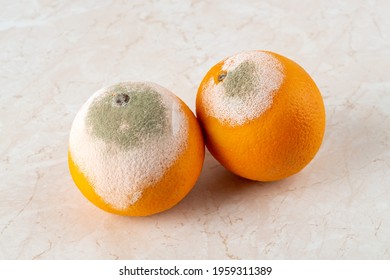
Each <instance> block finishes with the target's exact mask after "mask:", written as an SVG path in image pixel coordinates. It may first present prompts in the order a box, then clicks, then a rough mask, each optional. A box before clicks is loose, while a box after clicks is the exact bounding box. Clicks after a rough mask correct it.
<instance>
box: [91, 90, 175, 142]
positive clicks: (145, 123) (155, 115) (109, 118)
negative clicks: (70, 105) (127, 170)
mask: <svg viewBox="0 0 390 280" xmlns="http://www.w3.org/2000/svg"><path fill="white" fill-rule="evenodd" d="M86 122H87V128H88V129H89V131H90V133H91V134H92V135H93V136H95V137H97V138H99V139H102V140H103V141H105V142H110V143H113V144H117V145H118V146H120V147H121V148H124V149H128V148H136V147H138V146H140V145H142V143H144V142H145V141H146V140H148V139H150V138H153V137H159V136H162V135H164V134H165V133H166V132H167V131H168V126H169V123H168V118H167V109H166V108H165V106H164V104H163V102H162V98H161V95H160V94H159V93H158V92H157V91H156V90H154V89H153V88H151V87H149V86H147V85H143V84H136V85H134V84H130V85H127V84H119V85H115V86H113V87H111V88H109V89H108V90H107V91H106V94H105V96H104V97H103V98H101V99H99V100H96V101H94V102H93V103H92V104H91V105H90V108H89V111H88V113H87V118H86Z"/></svg>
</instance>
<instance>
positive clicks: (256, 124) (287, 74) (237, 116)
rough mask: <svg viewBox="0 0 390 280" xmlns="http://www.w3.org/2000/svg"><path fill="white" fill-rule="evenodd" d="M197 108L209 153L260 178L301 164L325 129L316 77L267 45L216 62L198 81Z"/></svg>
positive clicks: (234, 168)
mask: <svg viewBox="0 0 390 280" xmlns="http://www.w3.org/2000/svg"><path fill="white" fill-rule="evenodd" d="M196 113H197V117H198V120H199V122H200V124H201V126H202V128H203V130H204V137H205V143H206V146H207V148H208V149H209V151H210V152H211V154H212V155H213V156H214V157H215V158H216V159H217V160H218V161H219V162H220V163H221V164H222V165H223V166H225V167H226V168H227V169H228V170H230V171H231V172H233V173H235V174H237V175H239V176H242V177H245V178H248V179H251V180H256V181H274V180H280V179H283V178H286V177H288V176H291V175H293V174H295V173H297V172H299V171H300V170H302V169H303V168H304V167H305V166H306V165H307V164H308V163H309V162H310V161H311V160H312V159H313V158H314V156H315V155H316V153H317V152H318V150H319V148H320V146H321V142H322V139H323V136H324V130H325V108H324V103H323V100H322V97H321V94H320V91H319V89H318V87H317V86H316V84H315V82H314V81H313V80H312V78H311V77H310V76H309V74H308V73H307V72H306V71H305V70H304V69H303V68H302V67H300V66H299V65H298V64H297V63H295V62H294V61H292V60H290V59H288V58H286V57H284V56H281V55H279V54H276V53H272V52H268V51H248V52H242V53H238V54H236V55H233V56H231V57H228V58H226V59H224V60H223V61H221V62H219V63H217V64H216V65H215V66H213V67H212V68H211V69H210V70H209V71H208V73H207V74H206V76H205V77H204V79H203V80H202V82H201V84H200V86H199V89H198V93H197V98H196Z"/></svg>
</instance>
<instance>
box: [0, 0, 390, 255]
mask: <svg viewBox="0 0 390 280" xmlns="http://www.w3.org/2000/svg"><path fill="white" fill-rule="evenodd" d="M389 10H390V2H388V1H363V0H359V1H333V0H331V1H299V2H296V1H249V0H248V1H230V2H229V1H103V0H101V1H68V3H67V4H65V3H62V2H61V1H58V2H56V1H27V2H20V1H13V2H12V3H11V2H8V3H7V4H4V5H2V9H1V11H0V50H1V52H0V82H1V92H0V131H1V140H0V141H1V142H0V155H1V160H0V259H117V258H118V259H389V258H390V238H389V236H390V72H389V67H390V17H389V16H388V11H389ZM254 49H260V50H261V49H262V50H271V51H274V52H277V53H280V54H283V55H285V56H287V57H289V58H291V59H293V60H295V61H296V62H298V63H299V64H300V65H302V66H303V67H304V68H305V69H306V70H307V71H308V72H309V73H310V74H311V76H312V77H313V79H314V80H315V81H316V83H317V85H318V87H319V88H320V90H321V92H322V94H323V97H324V102H325V106H326V113H327V126H326V133H325V138H324V142H323V145H322V147H321V149H320V151H319V153H318V154H317V156H316V157H315V158H314V160H313V161H312V162H311V163H310V164H309V165H308V166H307V167H306V168H305V169H304V170H302V171H301V172H300V173H298V174H296V175H294V176H292V177H290V178H288V179H285V180H282V181H278V182H273V183H260V182H259V183H257V182H252V181H248V180H245V179H242V178H239V177H237V176H235V175H232V174H231V173H229V172H228V171H226V170H225V169H224V168H223V167H222V166H221V165H219V164H218V162H216V161H215V160H214V159H213V158H212V157H211V156H210V154H207V155H206V159H205V163H204V166H203V171H202V174H201V176H200V178H199V180H198V182H197V184H196V185H195V187H194V189H193V190H192V191H191V192H190V194H189V195H188V196H187V197H186V198H185V199H184V200H183V201H182V202H181V203H179V204H178V205H177V206H176V207H174V208H172V209H171V210H169V211H166V212H164V213H161V214H158V215H154V216H150V217H143V218H140V217H120V216H116V215H112V214H108V213H106V212H104V211H102V210H100V209H98V208H96V207H95V206H94V205H92V204H91V203H89V202H88V201H87V200H86V199H85V198H84V197H83V196H82V195H81V193H80V192H79V191H78V189H77V188H76V186H75V185H74V183H73V181H72V179H71V177H70V174H69V171H68V167H67V148H68V147H67V144H68V137H69V130H70V126H71V123H72V121H73V118H74V117H75V115H76V112H77V111H78V109H79V108H80V106H81V105H82V104H83V103H84V102H85V101H86V100H87V98H88V97H89V96H90V95H91V94H92V93H93V92H95V91H96V90H97V89H99V88H101V87H103V86H106V85H111V84H113V83H116V82H119V81H128V80H132V81H145V80H147V81H152V82H155V83H158V84H160V85H162V86H164V87H166V88H168V89H170V90H171V91H173V92H174V93H176V94H177V95H178V96H179V97H180V98H181V99H183V100H184V101H185V102H186V103H187V104H188V106H189V107H190V108H191V109H192V110H194V109H195V96H196V91H197V87H198V85H199V83H200V81H201V79H202V78H203V76H204V75H205V73H206V72H207V71H208V69H209V68H210V67H211V66H212V65H214V64H215V63H216V62H218V61H220V60H221V59H223V58H225V57H226V56H229V55H232V54H234V53H237V52H239V51H244V50H254Z"/></svg>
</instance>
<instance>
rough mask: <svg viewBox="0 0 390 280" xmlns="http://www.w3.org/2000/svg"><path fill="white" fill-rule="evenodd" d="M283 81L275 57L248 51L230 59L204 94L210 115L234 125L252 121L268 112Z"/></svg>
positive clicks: (210, 82)
mask: <svg viewBox="0 0 390 280" xmlns="http://www.w3.org/2000/svg"><path fill="white" fill-rule="evenodd" d="M283 80H284V73H283V66H282V64H281V63H280V62H279V61H278V60H277V59H276V58H275V57H274V56H272V54H270V53H267V52H263V51H249V52H243V53H239V54H236V55H234V56H231V57H229V58H227V59H226V60H225V61H224V63H223V65H222V69H221V73H220V74H219V75H218V77H217V79H214V78H210V80H209V81H208V82H206V84H205V87H204V88H203V91H204V92H205V93H206V94H205V95H204V103H205V106H206V107H207V108H208V110H207V112H208V114H209V115H210V116H212V117H215V118H217V119H219V120H220V121H221V122H224V123H228V124H229V125H231V126H237V125H242V124H244V123H246V122H248V121H250V120H253V119H255V118H257V117H259V116H261V114H263V113H264V112H265V111H266V110H268V109H269V108H270V107H271V105H272V102H273V98H274V96H275V94H276V92H277V91H278V89H279V88H280V86H281V84H282V83H283Z"/></svg>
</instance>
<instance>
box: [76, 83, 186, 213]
mask: <svg viewBox="0 0 390 280" xmlns="http://www.w3.org/2000/svg"><path fill="white" fill-rule="evenodd" d="M187 132H188V121H187V119H186V117H185V115H184V112H183V111H182V108H181V104H180V101H179V99H178V98H177V97H176V96H174V95H173V94H172V93H171V92H169V91H168V90H167V89H165V88H163V87H161V86H158V85H156V84H153V83H149V82H143V83H131V82H127V83H120V84H117V85H114V86H111V87H108V88H103V89H101V90H99V91H97V92H96V93H95V94H93V95H92V96H91V98H90V99H89V100H88V101H87V102H86V103H85V104H84V105H83V106H82V108H81V109H80V111H79V112H78V114H77V115H76V117H75V120H74V122H73V125H72V129H71V132H70V141H69V149H70V153H71V156H72V158H73V160H74V162H75V163H76V164H77V166H78V167H79V168H80V170H81V171H82V172H83V174H84V175H85V176H86V177H87V179H88V180H89V182H90V184H91V185H92V186H93V188H94V190H95V192H96V193H97V194H98V195H99V196H100V197H101V198H102V199H103V200H104V201H105V202H106V203H107V204H109V205H111V206H112V207H113V208H114V209H118V210H123V209H126V208H127V207H129V206H130V205H132V204H134V203H135V202H136V201H137V200H138V199H139V198H140V197H141V196H142V193H143V191H144V190H145V188H147V187H148V186H151V185H153V184H155V183H157V182H158V181H159V180H160V179H161V178H162V177H163V176H164V173H165V172H166V171H167V170H168V169H169V168H170V167H171V166H172V164H173V163H174V162H175V160H176V159H177V158H178V156H179V155H180V154H181V153H182V152H183V150H184V149H185V147H186V145H187V134H188V133H187Z"/></svg>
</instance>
